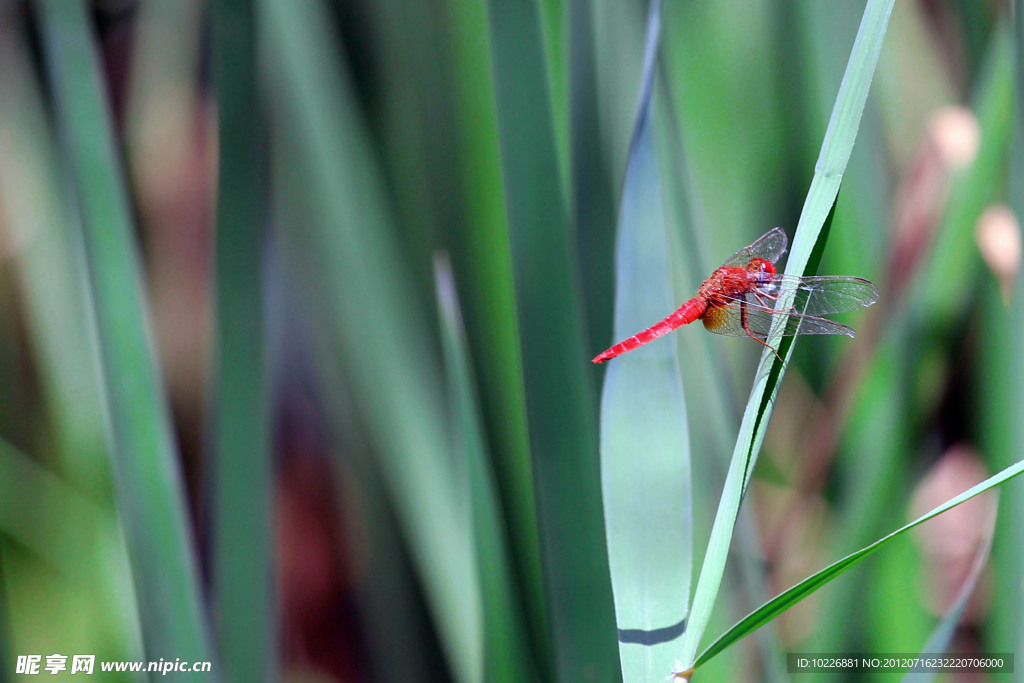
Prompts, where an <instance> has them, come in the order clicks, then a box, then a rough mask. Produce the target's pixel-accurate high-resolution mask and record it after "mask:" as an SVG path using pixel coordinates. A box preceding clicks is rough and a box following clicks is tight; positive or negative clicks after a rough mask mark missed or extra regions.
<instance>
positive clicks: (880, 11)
mask: <svg viewBox="0 0 1024 683" xmlns="http://www.w3.org/2000/svg"><path fill="white" fill-rule="evenodd" d="M892 5H893V0H869V1H868V4H867V7H865V9H864V17H863V19H862V21H861V25H860V29H859V30H858V32H857V38H856V40H855V41H854V44H853V51H852V52H851V55H850V61H849V63H848V64H847V68H846V74H845V75H844V76H843V82H842V84H841V85H840V87H839V94H838V96H837V97H836V102H835V106H834V108H833V110H832V117H831V119H830V120H829V125H828V129H827V130H826V132H825V139H824V140H823V141H822V145H821V152H820V154H819V156H818V163H817V165H816V167H815V173H814V178H813V179H812V181H811V186H810V189H809V190H808V192H807V198H806V199H805V201H804V208H803V211H802V212H801V214H800V221H799V223H798V225H797V231H796V237H795V239H794V241H793V247H792V250H791V252H790V257H789V259H788V260H787V262H786V273H787V274H789V275H803V274H804V272H805V269H806V267H807V263H808V260H809V259H810V256H811V252H812V250H814V249H815V248H816V247H818V241H819V236H820V235H821V230H822V226H823V225H824V224H825V220H826V218H827V217H828V215H829V213H830V212H831V210H832V207H833V205H834V203H835V199H836V196H837V194H838V193H839V185H840V183H841V182H842V178H843V172H844V171H845V169H846V164H847V162H848V161H849V159H850V153H851V152H852V150H853V142H854V139H855V138H856V136H857V129H858V127H859V125H860V118H861V114H862V113H863V111H864V104H865V101H866V100H867V95H868V89H869V87H870V85H871V78H872V76H873V74H874V70H875V65H876V64H877V62H878V54H879V52H880V51H881V48H882V40H883V38H884V37H885V29H886V25H887V23H888V19H889V14H890V13H891V11H892ZM779 305H780V306H785V305H787V303H786V302H784V301H783V302H780V303H779ZM791 339H792V338H790V339H787V341H786V343H782V344H781V345H780V339H779V338H778V337H776V338H774V339H772V340H771V341H770V342H769V343H770V344H771V345H772V346H774V347H775V348H777V349H778V350H779V352H780V354H782V355H784V356H785V357H786V359H787V362H788V359H789V357H790V356H791V354H792V350H793V344H792V341H791ZM784 374H785V364H777V359H776V358H775V355H774V354H773V353H771V351H769V350H767V349H766V350H765V352H764V353H763V354H762V355H761V363H760V365H759V367H758V373H757V378H756V379H755V380H754V387H753V389H752V390H751V393H750V398H749V400H748V402H747V407H746V410H745V411H744V413H743V421H742V423H741V425H740V433H739V437H738V438H737V440H736V447H735V449H734V450H733V456H732V461H731V464H730V466H729V473H728V475H727V476H726V482H725V487H724V490H723V492H722V498H721V500H720V501H719V506H718V513H717V515H716V517H715V523H714V526H713V528H712V531H711V539H710V541H709V543H708V550H707V553H706V555H705V557H704V565H703V566H702V568H701V573H700V578H699V579H698V581H697V590H696V592H695V593H694V598H693V605H692V610H691V615H690V622H689V624H687V629H686V637H685V639H684V642H683V648H682V649H683V651H682V656H681V660H682V661H683V662H684V663H685V664H687V668H688V667H689V665H690V662H692V660H693V656H694V655H695V654H696V652H697V648H698V646H699V644H700V640H701V638H702V637H703V635H704V631H705V629H706V628H707V624H708V621H709V619H710V618H711V609H712V607H713V606H714V603H715V599H716V597H717V595H718V589H719V587H720V585H721V582H722V574H723V572H724V570H725V562H726V558H727V557H728V553H729V546H730V543H731V540H732V533H733V528H734V526H735V523H736V516H737V514H738V512H739V507H740V503H741V501H742V499H743V494H744V492H745V491H746V487H747V484H748V483H749V480H750V475H751V473H752V472H753V469H754V468H753V466H754V464H755V463H756V461H757V454H758V452H759V451H760V450H761V443H762V442H763V441H764V434H765V431H766V430H767V428H768V421H769V419H770V418H771V413H772V410H773V407H774V403H775V397H776V395H777V394H778V389H779V386H780V384H781V381H782V377H783V375H784Z"/></svg>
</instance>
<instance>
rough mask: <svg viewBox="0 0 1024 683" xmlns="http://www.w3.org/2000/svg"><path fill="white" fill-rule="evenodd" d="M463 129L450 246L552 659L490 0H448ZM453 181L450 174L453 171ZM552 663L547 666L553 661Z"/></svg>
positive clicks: (537, 645)
mask: <svg viewBox="0 0 1024 683" xmlns="http://www.w3.org/2000/svg"><path fill="white" fill-rule="evenodd" d="M449 12H450V14H451V17H452V31H453V38H452V42H453V53H454V57H455V59H454V65H455V79H456V82H457V83H459V84H460V87H458V88H457V89H456V95H457V103H458V117H459V124H460V125H459V126H458V133H459V135H460V138H459V142H460V145H461V148H462V150H463V153H461V154H459V156H458V160H459V169H460V182H459V183H458V184H459V185H460V187H461V188H462V196H463V203H464V206H465V221H462V222H460V223H459V228H460V230H459V233H458V235H457V237H456V238H455V239H453V240H452V243H451V245H450V246H449V249H450V250H451V254H452V262H453V266H454V270H455V271H456V272H458V273H460V275H461V279H460V284H461V285H462V299H461V300H462V306H463V312H464V314H465V317H466V331H467V334H468V336H469V343H470V348H471V349H472V350H473V353H472V356H473V362H474V368H475V371H476V376H477V377H478V378H479V383H480V399H481V405H482V407H483V413H484V420H485V423H486V424H487V425H488V428H489V432H490V434H491V437H492V438H491V439H490V447H491V456H492V458H493V459H494V470H495V474H496V477H497V480H498V486H499V490H500V493H501V496H502V504H503V507H504V511H505V522H506V523H507V524H508V527H509V539H510V544H511V549H512V553H511V554H512V561H513V562H514V563H515V565H516V572H515V573H516V576H517V578H518V583H519V586H520V592H521V593H522V595H523V599H524V600H525V601H526V614H527V618H528V620H529V625H530V626H529V636H530V639H531V641H532V649H533V651H534V653H535V656H536V657H537V658H538V659H541V660H543V661H545V662H546V661H547V660H548V659H549V658H550V653H549V651H548V638H547V626H546V623H547V622H546V620H545V616H544V584H543V578H542V572H541V560H540V540H539V539H540V537H539V533H538V530H537V506H536V505H535V502H534V490H533V474H532V468H531V466H530V447H529V437H528V434H527V426H526V401H525V398H524V396H523V380H522V374H521V371H520V366H521V364H520V349H519V333H518V329H517V325H516V310H515V290H514V288H513V285H512V260H511V255H510V253H509V250H510V245H509V241H508V222H507V219H506V213H505V197H504V186H503V185H502V178H501V152H500V150H499V141H498V121H497V112H496V104H495V101H494V82H493V78H492V72H491V61H490V40H489V38H488V35H487V32H486V31H481V30H480V27H481V26H483V25H484V24H485V23H486V22H487V4H486V0H449ZM446 182H448V181H446ZM549 666H550V665H549V664H546V663H545V664H542V665H541V668H542V669H544V670H545V671H547V670H549Z"/></svg>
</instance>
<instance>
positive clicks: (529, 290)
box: [488, 0, 618, 680]
mask: <svg viewBox="0 0 1024 683" xmlns="http://www.w3.org/2000/svg"><path fill="white" fill-rule="evenodd" d="M488 15H489V16H488V18H489V22H488V26H489V29H490V36H491V45H492V63H493V65H494V85H495V98H496V102H497V105H498V106H497V113H498V134H499V140H500V143H501V162H502V171H503V175H504V180H505V199H506V207H507V211H508V225H509V243H510V244H511V247H512V249H511V253H512V274H513V281H514V286H515V293H516V310H517V313H518V323H519V335H520V340H521V349H522V368H523V385H524V387H525V390H526V412H527V424H528V426H529V432H530V449H531V454H532V459H533V475H534V490H535V493H536V500H537V510H538V517H539V519H538V522H539V528H540V532H541V548H542V557H541V559H542V562H543V565H544V574H545V577H544V578H545V588H546V601H547V608H548V609H547V616H548V624H549V626H550V628H551V631H550V635H551V640H552V642H553V644H554V645H553V649H554V657H553V659H554V662H555V665H554V668H555V677H556V678H557V679H559V680H575V679H577V678H579V677H580V676H581V675H582V672H585V671H597V672H601V675H611V674H610V672H614V671H616V670H617V669H618V666H617V661H616V658H615V639H614V635H615V617H614V608H613V605H612V596H611V593H610V591H609V590H608V587H609V584H610V578H609V574H608V557H607V553H606V551H605V541H604V516H603V514H602V511H601V489H600V472H599V467H598V462H597V458H596V457H595V454H596V453H597V450H598V449H597V425H596V423H595V420H594V418H595V414H596V411H595V410H594V406H595V400H594V399H595V397H594V390H593V385H592V380H591V378H590V375H589V374H588V373H589V372H590V370H589V369H588V366H589V362H588V359H589V358H590V354H588V353H587V352H586V351H585V350H584V343H583V339H584V333H583V325H582V319H583V316H582V310H581V306H580V301H581V299H580V296H579V284H578V282H579V278H578V275H577V265H576V262H575V258H574V254H573V249H572V248H571V246H570V239H569V230H568V220H567V217H566V212H565V203H564V197H563V196H562V194H561V192H560V182H559V169H558V158H557V152H556V149H555V137H554V131H553V127H552V113H551V109H552V108H551V103H550V98H549V95H548V93H549V91H548V83H547V65H546V64H545V61H544V45H543V42H542V37H541V28H540V16H539V13H538V7H537V1H536V0H524V1H522V2H505V1H504V0H489V2H488Z"/></svg>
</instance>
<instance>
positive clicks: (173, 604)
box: [35, 0, 210, 681]
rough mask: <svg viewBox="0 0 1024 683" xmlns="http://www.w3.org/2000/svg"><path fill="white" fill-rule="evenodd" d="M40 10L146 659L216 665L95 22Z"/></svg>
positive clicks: (45, 5) (58, 6) (51, 3)
mask: <svg viewBox="0 0 1024 683" xmlns="http://www.w3.org/2000/svg"><path fill="white" fill-rule="evenodd" d="M35 7H36V9H37V10H38V12H39V16H40V22H39V24H40V32H41V40H42V45H43V50H44V54H45V56H46V61H47V66H48V68H49V72H50V79H51V87H52V88H53V95H54V100H55V110H56V118H57V121H58V125H59V127H60V129H61V133H62V136H63V142H64V145H65V154H66V155H67V167H68V172H69V174H70V176H71V178H70V180H71V184H72V186H73V187H74V189H75V191H76V196H77V199H78V208H79V210H80V212H81V215H82V225H83V231H84V240H85V246H86V254H87V257H88V273H89V281H90V285H91V294H92V297H93V307H94V310H95V315H96V326H97V329H98V333H99V342H100V350H101V355H102V361H103V363H102V364H103V375H104V380H105V385H106V386H105V389H106V400H107V405H108V410H109V415H110V426H111V436H112V448H111V450H112V457H113V460H114V470H115V475H116V483H117V488H118V495H119V501H120V513H121V518H122V520H123V522H124V524H125V525H126V529H127V537H128V543H129V550H130V553H131V557H132V566H133V570H134V576H135V582H136V588H137V595H138V599H139V602H140V611H141V614H142V622H143V629H144V635H145V641H146V647H147V652H146V655H147V657H149V658H150V659H157V658H160V657H164V658H169V659H175V658H181V659H183V660H186V659H187V660H209V659H210V652H209V649H208V644H207V635H206V632H205V625H204V618H203V615H202V609H201V607H200V598H199V589H198V582H197V572H196V567H195V562H194V558H193V556H192V549H193V547H194V546H193V543H192V539H191V534H190V529H189V525H188V521H187V518H186V513H185V494H184V490H183V488H184V487H183V485H182V482H181V473H180V471H179V468H178V461H177V453H176V452H175V448H174V442H173V439H172V435H171V428H170V420H169V415H168V410H167V406H166V404H165V399H164V394H163V390H162V387H161V384H160V381H159V379H158V375H157V372H156V366H155V362H154V359H153V354H152V349H151V348H150V343H149V340H150V335H149V332H148V329H147V323H146V320H145V313H144V309H143V302H144V300H145V299H144V297H143V294H142V291H143V287H142V278H141V274H140V272H139V263H138V256H137V250H136V245H135V243H134V240H133V234H134V226H133V225H132V220H131V214H130V211H129V208H128V198H127V195H126V192H125V188H124V184H123V181H122V177H123V175H122V169H121V167H120V164H119V161H118V158H117V156H116V154H115V153H114V133H113V130H112V126H111V122H112V120H113V118H112V116H111V114H110V112H109V111H108V107H107V101H106V92H105V87H104V84H103V80H102V78H101V75H100V70H99V60H98V57H97V54H96V50H95V46H94V44H93V37H92V35H91V33H90V22H89V18H88V16H87V14H86V11H85V6H84V3H81V2H73V1H68V0H37V2H36V3H35ZM172 677H173V678H181V679H184V678H186V677H187V678H188V680H189V681H196V680H206V679H207V677H204V676H199V677H198V678H197V677H196V676H195V675H194V674H191V673H190V674H188V675H187V676H180V675H178V674H174V675H172Z"/></svg>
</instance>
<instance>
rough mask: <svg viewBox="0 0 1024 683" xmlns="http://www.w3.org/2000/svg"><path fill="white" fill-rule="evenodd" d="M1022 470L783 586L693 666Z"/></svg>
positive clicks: (1022, 465)
mask: <svg viewBox="0 0 1024 683" xmlns="http://www.w3.org/2000/svg"><path fill="white" fill-rule="evenodd" d="M1021 472H1024V460H1021V461H1019V462H1017V463H1016V464H1014V465H1011V466H1010V467H1007V468H1006V469H1005V470H1003V471H1002V472H999V473H998V474H994V475H992V476H991V477H989V478H988V479H986V480H985V481H983V482H981V483H980V484H977V485H975V486H972V487H971V488H969V489H967V490H966V491H964V492H963V493H961V494H960V495H959V496H956V497H955V498H953V499H951V500H948V501H946V502H945V503H943V504H942V505H940V506H938V507H937V508H935V509H933V510H931V511H930V512H928V513H926V514H924V515H921V516H920V517H918V518H917V519H915V520H914V521H912V522H910V523H909V524H905V525H904V526H902V527H900V528H899V529H897V530H896V531H893V532H892V533H890V534H888V535H886V536H883V537H882V538H880V539H878V540H877V541H875V542H874V543H872V544H871V545H869V546H865V547H864V548H861V549H860V550H858V551H856V552H854V553H850V554H849V555H847V556H846V557H844V558H842V559H841V560H837V561H836V562H833V563H832V564H830V565H829V566H827V567H825V568H824V569H822V570H821V571H819V572H817V573H815V574H813V575H811V576H809V577H807V578H806V579H804V580H803V581H801V582H800V583H798V584H796V585H795V586H793V587H792V588H790V589H788V590H786V591H785V592H783V593H780V594H779V595H778V596H776V597H775V598H773V599H772V600H770V601H768V602H767V603H765V604H764V605H762V606H761V607H760V608H758V609H756V610H754V611H753V612H751V613H750V614H749V615H747V616H746V617H744V618H743V619H742V620H741V621H739V622H738V623H737V624H736V625H735V626H733V627H732V628H730V629H729V630H728V631H726V632H725V633H724V634H722V635H721V636H719V638H718V639H717V640H715V642H713V643H712V644H711V645H710V646H709V647H708V648H707V649H706V650H704V652H702V653H701V654H700V656H699V657H697V659H696V661H695V663H694V668H696V667H699V666H700V665H701V664H703V663H705V662H707V661H708V660H709V659H711V658H712V657H714V656H715V655H717V654H718V653H720V652H721V651H722V650H724V649H725V648H727V647H729V646H730V645H732V644H733V643H735V642H736V641H737V640H739V639H740V638H742V637H744V636H745V635H747V634H748V633H751V632H753V631H755V630H757V629H759V628H761V627H762V626H764V625H765V624H766V623H768V622H769V621H771V620H772V619H774V618H775V617H777V616H778V615H780V614H782V613H783V612H785V611H786V610H787V609H789V608H790V607H792V606H793V605H795V604H796V603H798V602H800V601H801V600H803V599H804V598H806V597H807V596H808V595H810V594H811V593H814V592H815V591H816V590H818V589H819V588H821V587H822V586H824V585H825V584H827V583H828V582H830V581H831V580H832V579H834V578H836V577H837V576H839V575H840V574H842V573H843V572H845V571H846V570H848V569H850V568H851V567H853V566H855V565H857V564H858V563H859V562H861V561H862V560H864V559H865V558H867V557H868V556H869V555H871V554H872V553H874V552H875V551H876V550H878V549H879V548H881V547H882V546H884V545H885V544H886V543H888V542H889V541H891V540H892V539H894V538H896V537H898V536H900V535H902V534H904V533H906V532H907V531H909V530H911V529H913V528H914V527H916V526H917V525H918V524H922V523H924V522H927V521H928V520H929V519H931V518H932V517H935V516H937V515H941V514H942V513H943V512H945V511H946V510H949V509H950V508H953V507H956V506H957V505H959V504H960V503H963V502H964V501H966V500H970V499H971V498H974V497H975V496H976V495H978V494H979V493H984V492H985V491H988V490H989V489H991V488H994V487H996V486H999V485H1000V484H1002V483H1003V482H1005V481H1007V480H1009V479H1011V478H1013V477H1016V476H1017V475H1018V474H1020V473H1021Z"/></svg>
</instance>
